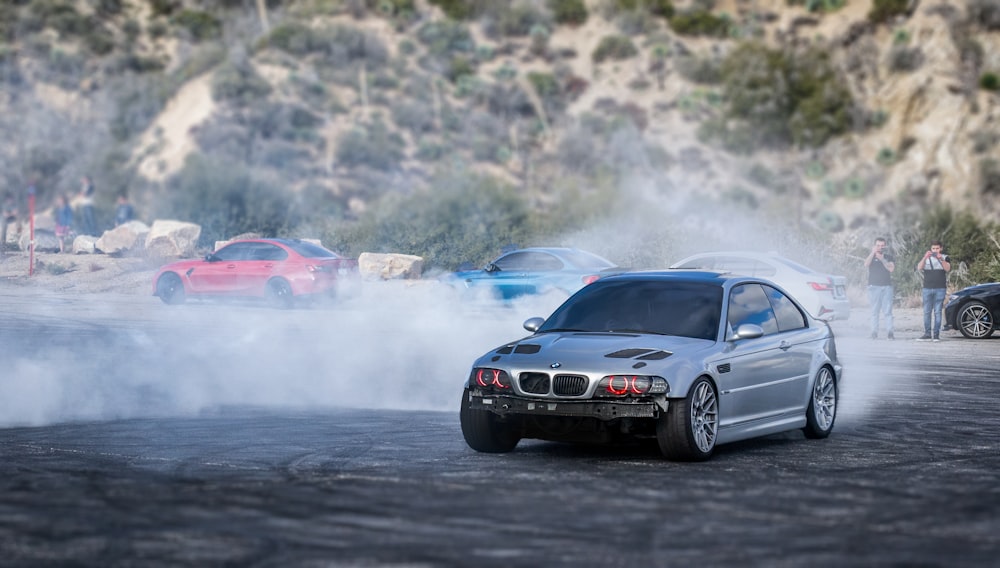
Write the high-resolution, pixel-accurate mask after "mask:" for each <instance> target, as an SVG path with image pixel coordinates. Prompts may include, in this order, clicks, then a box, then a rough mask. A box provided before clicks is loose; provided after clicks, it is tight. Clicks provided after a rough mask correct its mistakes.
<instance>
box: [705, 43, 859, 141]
mask: <svg viewBox="0 0 1000 568" xmlns="http://www.w3.org/2000/svg"><path fill="white" fill-rule="evenodd" d="M722 77H723V93H724V99H725V113H724V116H722V117H719V118H717V119H716V122H718V123H719V124H713V125H710V126H706V127H705V128H704V129H702V134H703V135H704V136H707V137H708V139H712V138H716V139H719V140H720V141H722V142H723V145H724V146H726V147H727V148H730V149H732V148H736V147H738V148H742V149H744V150H752V149H753V148H757V147H773V148H783V147H787V146H791V145H795V146H798V147H818V146H822V145H823V144H825V143H826V142H827V141H828V140H829V139H831V138H833V137H835V136H839V135H841V134H843V133H845V132H847V131H848V130H849V129H850V127H851V125H852V122H851V116H852V111H853V109H854V101H853V99H852V97H851V94H850V91H849V90H848V89H847V87H846V86H845V83H846V81H844V80H843V79H842V78H841V77H840V76H839V74H838V73H837V72H836V70H835V69H834V67H833V65H832V63H831V61H830V58H829V56H828V55H827V54H826V53H824V52H823V51H822V50H820V49H819V48H811V49H809V50H806V51H804V52H799V53H796V54H795V56H792V55H791V54H790V53H785V52H783V51H780V50H773V49H770V48H769V47H767V46H765V45H763V44H761V43H758V42H749V43H744V44H742V45H740V46H738V47H737V48H736V49H733V50H732V51H731V52H730V54H729V55H728V56H727V57H726V59H725V60H724V61H723V64H722Z"/></svg>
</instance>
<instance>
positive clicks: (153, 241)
mask: <svg viewBox="0 0 1000 568" xmlns="http://www.w3.org/2000/svg"><path fill="white" fill-rule="evenodd" d="M200 236H201V225H198V224H195V223H188V222H185V221H172V220H160V219H158V220H156V221H153V226H152V227H150V229H149V234H148V235H146V256H150V257H157V258H187V257H191V256H194V249H195V247H196V246H198V237H200Z"/></svg>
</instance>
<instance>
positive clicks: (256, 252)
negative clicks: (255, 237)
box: [251, 243, 288, 260]
mask: <svg viewBox="0 0 1000 568" xmlns="http://www.w3.org/2000/svg"><path fill="white" fill-rule="evenodd" d="M251 258H252V259H253V260H285V259H286V258H288V253H287V252H285V250H284V249H282V248H281V247H276V246H274V245H269V244H266V243H259V244H258V245H257V246H256V247H254V249H253V256H252V257H251Z"/></svg>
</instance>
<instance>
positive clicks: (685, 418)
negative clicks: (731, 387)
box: [656, 377, 719, 461]
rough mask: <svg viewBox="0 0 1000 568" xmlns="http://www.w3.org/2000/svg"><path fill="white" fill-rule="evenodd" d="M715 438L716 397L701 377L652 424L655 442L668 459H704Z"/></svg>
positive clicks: (717, 405) (710, 455) (716, 424)
mask: <svg viewBox="0 0 1000 568" xmlns="http://www.w3.org/2000/svg"><path fill="white" fill-rule="evenodd" d="M718 436H719V395H718V393H717V392H716V390H715V385H713V384H712V381H710V380H708V379H707V378H705V377H701V378H699V379H698V380H696V381H695V382H694V384H693V385H692V386H691V390H690V392H689V394H688V396H687V398H685V399H683V400H678V401H670V406H668V407H667V413H666V415H664V416H661V417H660V419H659V421H658V422H657V423H656V441H657V443H658V444H659V445H660V452H662V453H663V455H664V456H665V457H666V458H667V459H669V460H675V461H704V460H707V459H708V458H710V457H712V453H713V452H714V451H715V442H716V440H717V439H718Z"/></svg>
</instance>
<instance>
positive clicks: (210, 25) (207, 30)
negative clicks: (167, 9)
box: [172, 10, 222, 41]
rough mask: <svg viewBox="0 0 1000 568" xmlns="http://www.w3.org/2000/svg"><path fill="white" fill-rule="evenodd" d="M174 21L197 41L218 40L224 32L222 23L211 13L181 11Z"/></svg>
mask: <svg viewBox="0 0 1000 568" xmlns="http://www.w3.org/2000/svg"><path fill="white" fill-rule="evenodd" d="M172 21H173V23H174V24H175V25H177V26H180V27H181V28H184V29H185V30H187V32H188V33H189V34H191V38H192V39H194V40H195V41H204V40H207V39H213V38H217V37H218V36H219V35H220V34H221V32H222V21H221V20H219V18H217V17H215V16H214V15H212V14H211V13H209V12H203V11H200V10H181V11H180V12H178V13H177V14H176V15H175V16H174V17H173V18H172Z"/></svg>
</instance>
